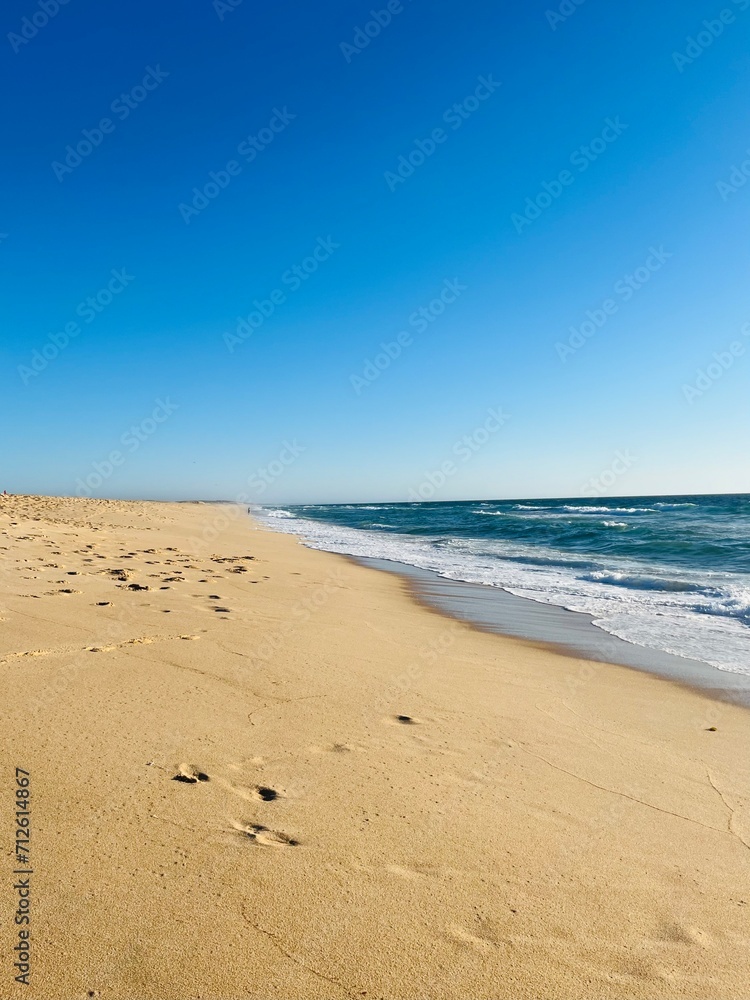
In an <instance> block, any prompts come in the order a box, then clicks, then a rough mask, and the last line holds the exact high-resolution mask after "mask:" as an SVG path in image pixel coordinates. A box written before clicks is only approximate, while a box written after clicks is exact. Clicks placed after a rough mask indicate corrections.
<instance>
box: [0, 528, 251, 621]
mask: <svg viewBox="0 0 750 1000" xmlns="http://www.w3.org/2000/svg"><path fill="white" fill-rule="evenodd" d="M27 516H28V515H27ZM67 523H72V522H67ZM9 527H11V528H12V527H17V522H11V523H10V525H9ZM5 534H6V536H8V537H10V536H9V532H7V531H6V532H5ZM13 540H14V541H15V542H24V541H29V542H41V543H42V544H43V545H45V546H46V547H47V548H48V549H49V555H51V556H58V557H59V556H61V555H62V551H61V549H60V548H59V544H60V543H59V542H56V541H54V540H52V539H49V538H46V537H44V535H35V534H24V535H18V536H15V538H14V539H13ZM0 551H5V552H9V551H11V550H10V548H9V546H0ZM73 553H74V555H76V556H79V557H80V568H76V569H68V568H66V567H65V566H64V565H61V564H60V563H59V562H54V561H51V560H50V559H49V556H47V557H45V556H37V557H35V558H33V559H30V558H17V559H16V560H15V563H16V571H15V572H18V571H19V570H20V571H21V575H22V578H23V579H26V580H31V581H39V582H40V583H42V584H43V585H44V584H46V585H47V586H49V585H50V584H52V585H53V586H55V589H52V590H46V591H43V593H38V594H23V595H19V596H23V597H29V598H36V599H38V598H39V597H41V596H57V595H60V596H66V597H73V596H80V595H81V594H82V593H83V591H82V590H81V589H80V585H81V584H80V583H79V581H80V582H81V583H82V582H83V578H84V577H86V576H90V575H92V574H95V575H102V576H104V577H106V578H107V579H109V580H111V581H112V582H113V583H114V585H115V586H116V587H117V589H119V590H121V591H123V592H125V593H134V594H136V593H137V594H141V593H148V592H155V591H157V590H158V591H167V590H171V589H172V588H173V587H179V585H180V584H185V583H188V582H190V580H191V578H192V580H193V582H194V583H198V584H200V585H206V584H209V583H211V582H213V581H219V580H223V579H228V578H230V576H229V575H230V574H232V575H233V576H234V575H244V574H247V573H249V572H250V567H249V566H248V563H252V562H254V561H255V557H254V556H252V555H242V556H219V555H212V556H210V557H208V558H206V559H203V560H201V559H200V558H197V557H196V556H195V555H188V554H185V553H181V552H180V551H179V550H178V549H177V548H174V547H167V548H165V549H155V548H147V549H142V550H127V549H126V547H125V546H122V547H120V549H119V552H118V553H117V554H116V555H115V556H114V557H113V556H107V555H103V554H102V553H100V552H96V551H95V546H94V545H93V544H87V545H85V546H84V547H83V548H79V549H74V550H73ZM157 556H162V558H161V559H160V558H155V557H157ZM145 557H148V558H145ZM96 560H104V561H105V566H103V567H102V568H99V569H98V568H96ZM133 560H138V561H139V562H140V563H141V564H142V565H141V566H137V565H136V564H135V563H134V562H133ZM113 561H115V562H116V565H115V566H112V565H109V566H107V565H106V563H108V562H109V563H110V564H111V562H113ZM128 562H129V563H130V565H128ZM149 570H151V572H149ZM159 570H161V571H159ZM11 572H13V571H11ZM60 574H63V575H62V577H61V576H60ZM195 574H197V578H196V575H195ZM144 577H145V579H144ZM68 578H77V579H76V581H75V582H76V583H79V586H74V585H72V584H73V582H74V581H73V580H72V579H68ZM267 579H268V577H267V576H260V577H259V578H257V579H248V580H247V582H248V583H254V584H255V583H260V582H261V581H262V580H267ZM147 581H148V582H147ZM191 596H192V597H193V598H194V599H197V600H201V601H203V600H206V595H205V594H202V593H195V594H192V595H191ZM207 597H208V601H210V602H212V603H211V604H210V606H209V610H210V611H211V612H213V613H214V614H217V615H219V616H220V617H222V618H224V619H227V618H228V616H230V615H231V614H232V609H231V608H230V607H228V606H227V605H226V603H225V602H224V600H223V599H222V596H221V595H220V594H215V593H214V594H209V595H207ZM113 605H114V602H113V601H105V600H101V601H96V602H95V605H94V606H95V607H101V608H104V607H112V606H113ZM161 610H162V612H163V613H164V614H171V613H172V610H173V609H171V608H162V609H161Z"/></svg>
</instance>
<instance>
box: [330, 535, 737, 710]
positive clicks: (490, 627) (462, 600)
mask: <svg viewBox="0 0 750 1000" xmlns="http://www.w3.org/2000/svg"><path fill="white" fill-rule="evenodd" d="M331 554H334V555H336V554H338V553H331ZM344 558H350V559H352V560H353V561H354V562H356V563H358V564H359V565H362V566H366V567H371V568H373V569H375V570H378V571H380V572H386V573H393V574H395V575H396V576H399V577H400V578H401V579H402V580H403V581H404V583H405V586H406V592H407V593H408V594H409V596H410V597H411V599H412V600H414V601H416V602H417V603H418V604H420V605H421V606H422V607H424V608H426V609H428V610H433V611H437V612H438V614H441V615H443V616H445V617H449V618H453V619H455V620H457V621H462V622H465V623H466V624H468V625H470V626H471V627H472V628H475V629H478V630H479V631H483V632H489V633H491V634H492V635H499V636H504V637H505V638H512V639H516V640H520V641H522V642H523V641H525V642H528V643H531V644H532V646H534V647H535V648H537V649H543V650H546V651H548V652H550V653H552V654H554V655H556V656H566V657H572V658H573V659H577V660H580V659H584V660H593V661H595V662H597V663H606V664H610V665H613V666H619V667H628V668H630V669H632V670H639V671H641V672H643V673H648V674H652V675H654V676H657V677H661V678H663V679H664V680H667V681H669V682H671V683H673V684H677V685H680V686H683V687H686V688H688V689H691V690H694V691H697V692H699V693H701V694H704V695H707V696H708V697H710V698H715V699H717V700H719V701H727V702H730V703H731V704H735V705H742V706H744V707H745V708H750V680H748V678H747V677H746V676H744V675H742V674H734V673H731V672H729V671H724V670H720V669H719V668H718V667H714V666H712V665H711V664H710V663H705V662H703V661H701V660H692V659H689V658H688V657H683V656H678V655H676V654H673V653H666V652H663V651H662V650H660V649H654V648H652V647H648V646H640V645H638V644H637V643H634V642H630V641H629V640H627V639H621V638H620V637H619V636H616V635H612V634H611V633H609V632H605V631H604V630H602V629H599V628H597V627H596V626H595V625H594V624H593V621H594V619H593V616H592V615H590V614H588V613H586V612H585V611H571V610H569V609H567V608H562V607H559V606H558V605H554V604H544V603H542V602H540V601H534V600H532V599H531V598H529V597H517V596H516V595H515V594H512V593H510V591H507V590H504V589H503V588H500V587H493V586H489V585H487V584H479V583H466V582H465V581H463V580H450V579H448V578H446V577H443V576H441V575H440V574H438V573H436V572H434V571H432V570H423V569H419V568H417V567H416V566H410V565H409V564H408V563H399V562H393V561H390V560H385V559H372V558H367V557H363V556H345V557H344ZM514 616H515V618H514Z"/></svg>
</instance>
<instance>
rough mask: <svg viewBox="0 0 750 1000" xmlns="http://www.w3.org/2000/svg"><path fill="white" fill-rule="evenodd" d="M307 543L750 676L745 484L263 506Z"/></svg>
mask: <svg viewBox="0 0 750 1000" xmlns="http://www.w3.org/2000/svg"><path fill="white" fill-rule="evenodd" d="M259 514H260V516H261V517H263V518H264V519H266V520H267V521H268V523H269V524H270V525H272V526H273V527H275V528H276V529H278V530H283V531H288V532H293V533H295V534H299V535H301V536H302V537H303V539H304V540H305V541H306V543H307V544H308V545H310V546H312V547H314V548H320V549H326V550H328V551H331V552H341V553H348V554H351V555H355V556H369V557H373V558H379V559H389V560H393V561H396V562H401V563H407V564H409V565H413V566H419V567H421V568H423V569H429V570H433V571H434V572H437V573H439V574H440V575H441V576H444V577H447V578H448V579H451V580H464V581H466V582H469V583H481V584H485V585H487V586H492V587H502V588H503V589H505V590H507V591H509V592H510V593H513V594H516V595H518V596H520V597H526V598H530V599H532V600H535V601H539V602H542V603H546V604H553V605H557V606H559V607H564V608H567V609H569V610H572V611H581V612H586V613H588V614H590V615H593V617H594V624H595V625H597V626H598V627H599V628H601V629H603V630H604V631H606V632H609V633H611V634H612V635H617V636H619V637H620V638H622V639H625V640H627V641H629V642H633V643H637V644H639V645H641V646H645V647H650V648H653V649H659V650H662V651H664V652H669V653H675V654H677V655H679V656H686V657H690V658H693V659H697V660H702V661H704V662H706V663H710V664H712V665H713V666H715V667H718V668H719V669H721V670H728V671H732V672H735V673H740V674H745V675H748V676H750V496H748V495H731V496H676V497H672V496H660V497H618V498H616V499H605V498H598V499H596V500H580V499H569V500H520V501H518V500H502V501H462V502H460V503H396V504H394V503H388V504H339V505H334V504H330V505H308V506H284V507H265V508H262V509H261V510H260V511H259Z"/></svg>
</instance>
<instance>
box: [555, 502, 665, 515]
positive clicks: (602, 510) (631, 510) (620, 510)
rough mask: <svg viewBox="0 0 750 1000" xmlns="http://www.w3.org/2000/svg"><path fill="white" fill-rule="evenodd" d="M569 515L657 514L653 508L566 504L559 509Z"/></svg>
mask: <svg viewBox="0 0 750 1000" xmlns="http://www.w3.org/2000/svg"><path fill="white" fill-rule="evenodd" d="M559 509H560V510H564V511H567V512H568V513H576V514H578V513H580V514H656V513H658V511H656V510H654V508H653V507H588V506H580V507H578V506H574V505H572V504H566V505H564V506H562V507H560V508H559Z"/></svg>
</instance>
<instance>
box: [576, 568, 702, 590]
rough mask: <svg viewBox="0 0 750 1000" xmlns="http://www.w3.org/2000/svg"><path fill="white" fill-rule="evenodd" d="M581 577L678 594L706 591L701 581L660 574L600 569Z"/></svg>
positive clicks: (622, 585)
mask: <svg viewBox="0 0 750 1000" xmlns="http://www.w3.org/2000/svg"><path fill="white" fill-rule="evenodd" d="M580 579H582V580H588V581H589V582H590V583H606V584H608V585H609V586H610V587H630V588H632V589H633V590H661V591H664V592H665V593H676V594H680V593H681V594H700V593H704V591H705V588H704V587H702V586H701V585H700V584H699V583H690V582H688V581H687V580H668V579H665V578H664V577H659V576H640V575H639V574H637V573H630V574H629V573H612V572H607V571H605V570H599V571H597V572H595V573H585V574H583V575H582V576H581V577H580Z"/></svg>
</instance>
